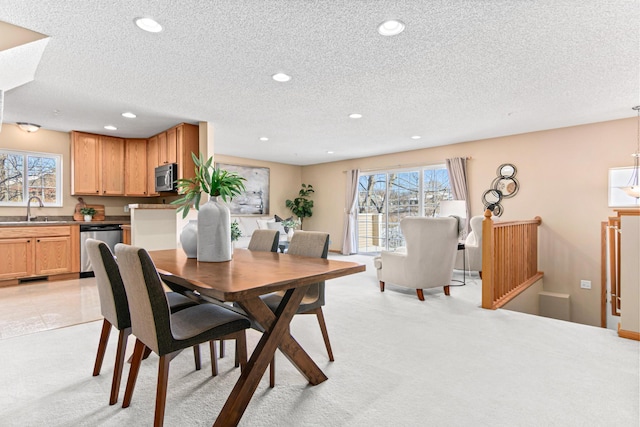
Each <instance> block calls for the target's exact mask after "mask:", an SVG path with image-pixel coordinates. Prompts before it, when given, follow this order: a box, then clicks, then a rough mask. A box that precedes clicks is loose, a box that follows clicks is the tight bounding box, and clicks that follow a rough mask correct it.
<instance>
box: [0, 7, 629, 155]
mask: <svg viewBox="0 0 640 427" xmlns="http://www.w3.org/2000/svg"><path fill="white" fill-rule="evenodd" d="M140 16H148V17H153V18H154V19H156V20H157V21H158V22H160V23H161V24H162V25H163V27H164V31H163V32H161V33H158V34H150V33H146V32H143V31H141V30H139V29H138V28H137V27H136V26H135V25H134V23H133V20H134V18H136V17H140ZM390 18H396V19H400V20H402V21H404V22H405V23H406V29H405V31H404V32H403V33H402V34H400V35H398V36H396V37H383V36H380V35H379V34H378V33H377V31H376V27H377V25H378V24H379V23H380V22H382V21H384V20H386V19H390ZM0 21H5V22H8V23H11V24H14V25H18V26H21V27H24V28H28V29H30V30H33V31H36V32H39V33H42V34H45V35H47V36H50V37H51V38H50V40H49V43H48V46H47V47H46V49H45V51H44V54H43V56H42V60H41V62H40V65H39V67H38V69H37V72H36V75H35V80H34V81H32V82H30V83H27V84H24V85H22V86H20V87H17V88H15V89H12V90H9V91H8V92H7V93H6V94H5V106H4V109H5V110H4V120H5V122H7V123H9V122H16V121H27V122H33V123H38V124H40V125H42V126H43V128H47V129H54V130H60V131H69V130H73V129H76V130H82V131H88V132H96V133H112V134H115V135H119V136H124V137H146V136H150V135H152V134H155V133H158V132H160V131H163V130H165V129H167V128H169V127H171V126H173V125H175V124H177V123H179V122H183V121H185V122H191V123H196V122H198V121H208V122H211V123H212V124H213V126H214V129H215V152H216V153H220V154H227V155H235V156H241V157H247V158H254V159H262V160H269V161H276V162H283V163H290V164H297V165H307V164H314V163H322V162H329V161H335V160H342V159H349V158H356V157H363V156H370V155H377V154H385V153H391V152H397V151H405V150H412V149H417V148H423V147H430V146H437V145H445V144H453V143H457V142H463V141H468V140H474V139H481V138H488V137H494V136H501V135H509V134H516V133H523V132H529V131H536V130H542V129H551V128H557V127H565V126H573V125H578V124H583V123H591V122H598V121H605V120H613V119H619V118H624V117H632V116H634V111H633V110H632V109H631V107H633V106H634V105H637V104H639V103H640V65H639V64H640V36H639V34H640V33H639V30H638V28H639V25H640V1H639V0H607V1H595V0H587V1H585V0H546V1H544V0H539V1H528V0H511V1H497V0H496V1H488V0H487V1H480V0H478V1H472V0H466V1H460V0H446V1H433V0H430V1H427V0H415V1H401V0H369V1H357V0H345V1H322V0H316V1H306V0H298V1H296V0H289V1H284V0H281V1H269V0H245V1H237V0H227V1H221V0H217V1H210V2H209V1H202V0H199V1H197V0H181V1H171V2H169V1H135V0H132V1H98V2H96V1H86V0H65V1H64V2H52V1H31V0H2V1H1V2H0ZM276 72H285V73H287V74H290V75H292V76H293V79H292V80H291V81H290V82H288V83H277V82H275V81H273V80H272V79H271V75H272V74H274V73H276ZM124 111H132V112H134V113H136V114H137V115H138V118H137V119H133V120H130V119H125V118H123V117H121V115H120V114H121V113H122V112H124ZM353 112H358V113H361V114H362V115H363V118H361V119H358V120H354V119H349V118H348V115H349V114H350V113H353ZM107 124H113V125H115V126H117V127H118V130H117V131H113V132H109V131H105V130H104V129H103V126H104V125H107ZM413 135H421V136H422V138H421V139H419V140H414V139H411V136H413ZM261 136H267V137H269V141H268V142H262V141H259V137H261ZM327 151H334V154H327Z"/></svg>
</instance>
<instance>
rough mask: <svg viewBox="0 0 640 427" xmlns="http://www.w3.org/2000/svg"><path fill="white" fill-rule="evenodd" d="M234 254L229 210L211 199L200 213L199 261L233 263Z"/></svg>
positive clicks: (216, 200) (201, 208)
mask: <svg viewBox="0 0 640 427" xmlns="http://www.w3.org/2000/svg"><path fill="white" fill-rule="evenodd" d="M232 254H233V250H232V247H231V214H230V213H229V208H228V207H227V205H225V204H223V203H221V202H219V201H218V198H217V197H211V198H210V199H209V201H208V202H207V203H205V204H204V205H202V206H200V210H199V211H198V255H197V257H198V261H203V262H224V261H231V256H232Z"/></svg>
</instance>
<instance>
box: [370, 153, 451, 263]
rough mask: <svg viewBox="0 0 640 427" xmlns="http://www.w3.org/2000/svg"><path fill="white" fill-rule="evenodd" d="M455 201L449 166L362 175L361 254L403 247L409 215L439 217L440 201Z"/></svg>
mask: <svg viewBox="0 0 640 427" xmlns="http://www.w3.org/2000/svg"><path fill="white" fill-rule="evenodd" d="M451 198H452V196H451V184H450V182H449V173H448V172H447V168H446V166H445V165H432V166H423V167H417V168H412V169H405V170H387V171H376V172H371V173H361V174H360V181H359V183H358V252H362V253H364V252H379V251H381V250H393V249H395V248H397V247H400V246H403V245H404V237H403V236H402V233H401V232H400V220H401V219H402V218H404V217H405V216H437V215H438V212H439V210H440V202H441V201H442V200H451Z"/></svg>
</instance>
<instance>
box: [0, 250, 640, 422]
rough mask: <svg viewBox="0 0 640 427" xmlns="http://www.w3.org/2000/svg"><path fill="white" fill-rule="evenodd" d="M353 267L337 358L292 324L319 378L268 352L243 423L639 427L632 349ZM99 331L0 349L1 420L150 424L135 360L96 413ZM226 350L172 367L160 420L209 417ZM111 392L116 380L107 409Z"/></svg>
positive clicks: (35, 338) (151, 389)
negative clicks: (128, 393)
mask: <svg viewBox="0 0 640 427" xmlns="http://www.w3.org/2000/svg"><path fill="white" fill-rule="evenodd" d="M356 258H358V257H356ZM358 259H362V260H364V261H365V262H367V267H368V271H367V272H366V273H364V274H361V275H357V276H350V277H346V278H342V279H336V280H332V281H330V282H328V286H327V306H326V308H325V317H326V321H327V327H328V329H329V335H330V337H331V341H332V344H333V348H334V353H335V358H336V361H335V362H333V363H331V362H328V360H327V356H326V353H325V349H324V345H323V342H322V338H321V335H320V332H319V329H318V326H317V323H316V321H315V318H314V317H313V316H298V317H297V318H296V319H294V322H293V326H292V333H293V335H294V336H295V337H296V338H297V339H298V341H299V342H300V343H301V344H302V346H303V347H304V348H305V349H306V350H307V351H308V352H309V354H310V355H311V357H312V358H313V359H314V360H315V361H316V362H317V363H318V365H319V366H320V368H321V369H323V370H324V371H325V372H326V373H327V375H328V377H329V380H328V381H326V382H324V383H323V384H321V385H318V386H315V387H310V386H308V385H307V384H306V383H305V381H304V379H303V378H302V377H301V376H300V375H299V374H298V372H297V371H296V370H295V369H294V368H293V367H292V366H291V365H290V364H289V363H288V361H286V360H285V359H284V358H283V357H278V363H277V384H276V387H275V388H274V389H269V388H268V381H267V378H266V377H265V378H264V379H263V381H262V383H261V384H260V386H259V387H258V389H257V391H256V394H255V396H254V398H253V400H252V401H251V403H250V404H249V407H248V409H247V412H246V413H245V415H244V417H243V419H242V421H241V425H242V426H367V427H368V426H394V427H395V426H601V425H615V426H617V427H626V426H629V427H637V426H638V419H639V418H638V417H639V400H640V375H639V374H640V373H639V368H640V367H639V365H640V343H638V342H636V341H630V340H624V339H621V338H619V337H617V336H616V334H615V332H613V331H611V330H606V329H601V328H594V327H589V326H584V325H579V324H574V323H568V322H562V321H557V320H553V319H547V318H538V317H534V316H529V315H526V314H521V313H516V312H510V311H506V310H498V311H489V310H483V309H480V308H478V305H479V301H480V291H479V282H469V284H468V285H467V286H465V287H463V288H452V290H451V297H445V296H444V294H443V293H442V291H440V290H437V291H428V292H426V295H425V296H426V301H424V302H420V301H419V300H418V299H417V297H416V296H415V292H414V291H411V290H403V289H401V288H396V287H393V286H389V287H388V288H387V290H386V291H385V292H384V293H380V292H379V289H378V284H377V281H376V279H375V274H374V272H373V269H372V267H371V258H368V257H359V258H358ZM99 331H100V322H92V323H87V324H81V325H77V326H72V327H68V328H63V329H57V330H53V331H46V332H41V333H35V334H31V335H25V336H21V337H16V338H9V339H5V340H2V341H0V360H2V369H0V384H2V387H0V425H2V426H36V425H47V426H98V425H99V426H114V427H122V426H138V425H151V424H152V420H153V408H154V399H155V385H156V384H155V381H156V376H157V358H156V357H155V356H151V357H150V358H149V359H148V360H146V361H145V362H144V363H143V366H142V368H141V371H140V375H139V379H138V384H137V387H136V392H135V395H134V398H133V402H132V405H131V407H130V408H127V409H122V408H121V407H120V406H119V405H116V406H109V405H108V404H107V402H108V395H109V388H110V384H111V373H112V364H113V353H114V351H115V347H114V344H115V335H112V338H111V343H110V346H109V348H108V350H107V356H106V357H105V363H104V367H103V373H102V375H100V376H99V377H92V376H91V370H92V367H93V361H94V358H95V350H96V347H97V343H98V336H99ZM257 339H258V335H257V333H256V332H255V331H253V332H251V334H250V339H249V341H250V346H251V345H253V344H254V343H255V342H256V340H257ZM130 347H132V346H130ZM229 347H231V346H229ZM250 348H252V347H250ZM229 353H231V354H229V355H228V356H227V357H226V358H224V359H223V360H222V361H221V362H220V370H221V373H220V375H219V376H218V377H216V378H211V377H210V376H209V375H210V365H209V362H208V361H209V357H208V356H207V355H206V354H207V353H206V352H203V356H204V357H203V359H204V362H203V369H202V370H201V371H199V372H196V371H194V369H193V359H192V353H191V352H189V351H187V352H183V353H182V354H180V356H178V357H177V358H176V359H175V360H174V361H173V362H172V364H171V371H170V375H169V391H168V400H167V410H166V418H165V420H166V423H165V425H167V426H210V425H211V424H212V423H213V420H214V419H215V417H216V414H217V413H218V411H219V410H220V408H221V406H222V404H223V402H224V399H225V398H226V396H227V395H228V393H229V392H230V390H231V388H232V386H233V384H234V383H235V381H236V379H237V376H238V375H239V371H238V370H236V369H234V368H233V367H232V365H233V354H232V351H230V352H229ZM127 373H128V367H125V375H126V374H127ZM123 391H124V381H123V385H122V389H121V395H120V402H122V392H123Z"/></svg>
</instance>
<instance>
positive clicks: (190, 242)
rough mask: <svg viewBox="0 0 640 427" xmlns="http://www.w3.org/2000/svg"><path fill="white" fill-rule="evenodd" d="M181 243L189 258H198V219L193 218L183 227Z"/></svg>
mask: <svg viewBox="0 0 640 427" xmlns="http://www.w3.org/2000/svg"><path fill="white" fill-rule="evenodd" d="M180 244H182V250H183V251H184V253H185V254H187V258H196V256H197V254H198V221H197V220H195V219H194V220H191V221H189V222H188V223H187V225H185V226H184V227H183V228H182V233H180Z"/></svg>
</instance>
